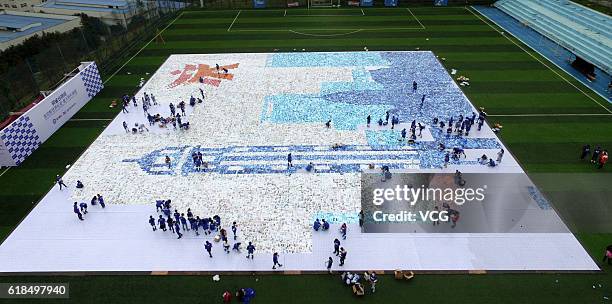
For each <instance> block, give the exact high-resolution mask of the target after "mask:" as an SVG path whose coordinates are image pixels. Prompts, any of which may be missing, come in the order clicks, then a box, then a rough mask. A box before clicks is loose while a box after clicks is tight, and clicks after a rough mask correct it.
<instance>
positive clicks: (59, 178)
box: [55, 175, 68, 191]
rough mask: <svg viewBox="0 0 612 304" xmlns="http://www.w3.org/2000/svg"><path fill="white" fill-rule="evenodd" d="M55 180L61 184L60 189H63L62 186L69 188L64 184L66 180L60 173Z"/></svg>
mask: <svg viewBox="0 0 612 304" xmlns="http://www.w3.org/2000/svg"><path fill="white" fill-rule="evenodd" d="M55 182H56V183H57V184H58V185H59V188H60V191H61V190H62V186H63V187H66V188H68V186H66V184H64V180H63V179H62V177H61V176H59V175H57V176H56V177H55Z"/></svg>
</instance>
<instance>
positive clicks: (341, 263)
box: [340, 247, 348, 266]
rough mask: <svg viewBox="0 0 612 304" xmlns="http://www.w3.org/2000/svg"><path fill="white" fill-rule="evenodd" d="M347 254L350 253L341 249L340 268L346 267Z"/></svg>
mask: <svg viewBox="0 0 612 304" xmlns="http://www.w3.org/2000/svg"><path fill="white" fill-rule="evenodd" d="M347 253H348V252H347V251H346V250H345V249H344V247H340V266H344V261H345V260H346V255H347Z"/></svg>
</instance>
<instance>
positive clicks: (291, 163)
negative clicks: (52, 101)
mask: <svg viewBox="0 0 612 304" xmlns="http://www.w3.org/2000/svg"><path fill="white" fill-rule="evenodd" d="M289 167H293V156H291V153H289V154H287V168H289ZM60 190H61V189H60Z"/></svg>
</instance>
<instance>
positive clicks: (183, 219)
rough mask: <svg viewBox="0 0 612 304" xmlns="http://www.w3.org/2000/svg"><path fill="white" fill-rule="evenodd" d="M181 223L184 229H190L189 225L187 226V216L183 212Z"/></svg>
mask: <svg viewBox="0 0 612 304" xmlns="http://www.w3.org/2000/svg"><path fill="white" fill-rule="evenodd" d="M181 225H182V226H183V230H185V231H189V226H187V218H185V213H181Z"/></svg>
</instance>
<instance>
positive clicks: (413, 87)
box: [412, 81, 418, 93]
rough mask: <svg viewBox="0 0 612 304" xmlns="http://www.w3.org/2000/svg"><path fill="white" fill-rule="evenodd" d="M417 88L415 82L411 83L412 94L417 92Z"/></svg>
mask: <svg viewBox="0 0 612 304" xmlns="http://www.w3.org/2000/svg"><path fill="white" fill-rule="evenodd" d="M417 87H418V84H417V82H416V81H413V82H412V93H414V92H416V91H417Z"/></svg>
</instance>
